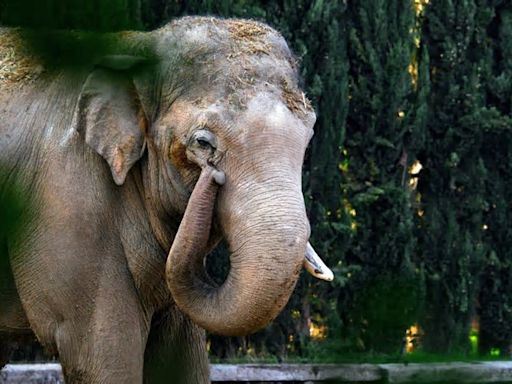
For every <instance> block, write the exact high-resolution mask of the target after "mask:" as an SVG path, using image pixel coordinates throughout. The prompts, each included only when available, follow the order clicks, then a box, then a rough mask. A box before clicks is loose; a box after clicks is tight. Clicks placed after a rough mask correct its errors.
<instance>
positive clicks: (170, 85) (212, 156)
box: [77, 18, 332, 335]
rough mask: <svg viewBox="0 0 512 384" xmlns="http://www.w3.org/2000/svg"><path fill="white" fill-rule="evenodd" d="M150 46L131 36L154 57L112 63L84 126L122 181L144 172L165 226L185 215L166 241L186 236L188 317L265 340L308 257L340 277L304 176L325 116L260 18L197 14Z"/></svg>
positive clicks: (312, 265)
mask: <svg viewBox="0 0 512 384" xmlns="http://www.w3.org/2000/svg"><path fill="white" fill-rule="evenodd" d="M141 36H143V37H138V38H137V37H135V36H129V39H132V40H137V39H139V40H138V43H137V44H142V43H141V41H143V42H144V44H148V42H149V44H150V45H151V47H152V48H151V51H152V52H153V58H154V60H152V61H151V62H150V63H149V64H147V63H145V61H144V60H141V59H139V58H135V57H133V56H125V55H116V56H110V57H108V58H105V59H103V60H101V61H100V62H99V63H98V66H97V68H96V70H95V71H94V72H93V73H92V74H91V75H89V77H88V80H87V81H86V83H85V85H84V87H83V90H82V94H81V96H80V101H79V108H78V113H77V119H78V120H77V121H78V122H77V126H78V130H79V132H82V134H84V135H85V138H86V142H87V143H88V144H89V146H91V147H92V148H93V149H95V150H96V152H98V153H99V154H100V155H102V156H103V157H104V158H105V160H106V161H107V162H108V164H109V166H110V170H111V173H112V176H113V178H114V181H115V183H116V184H118V185H123V183H125V179H126V178H127V175H128V174H129V171H130V168H132V167H133V166H134V164H136V163H137V164H140V165H138V166H140V169H141V173H142V180H143V188H142V189H144V193H145V198H146V200H148V201H150V202H151V203H150V205H149V206H150V207H152V209H154V210H155V211H157V213H156V214H155V216H157V217H158V219H155V221H158V220H165V219H170V220H171V221H172V218H173V217H175V216H178V217H181V216H182V215H183V218H182V220H181V223H180V224H179V228H178V229H177V231H176V230H175V231H174V233H172V231H169V232H171V233H169V232H168V233H164V234H157V237H158V236H160V237H161V238H166V237H167V238H169V236H171V240H173V241H172V246H171V247H170V252H169V255H168V258H167V264H166V278H167V283H168V287H169V288H170V290H171V293H172V296H173V298H174V300H175V302H176V304H177V305H178V306H179V308H180V309H181V310H182V311H183V312H185V313H186V314H187V315H188V316H189V317H190V318H191V319H192V320H193V321H195V322H196V323H197V324H199V325H201V326H202V327H204V328H205V329H207V330H209V331H212V332H215V333H219V334H224V335H240V334H246V333H250V332H254V331H256V330H258V329H260V328H262V327H264V326H265V325H266V324H267V323H268V322H269V321H271V320H272V319H273V318H275V317H276V316H277V314H278V313H279V312H280V310H281V309H282V308H283V306H284V305H285V304H286V302H287V300H288V298H289V296H290V294H291V292H292V290H293V288H294V286H295V284H296V282H297V279H298V276H299V273H300V271H301V268H302V266H303V264H304V260H305V255H306V264H305V265H306V267H307V269H308V270H309V271H310V272H312V273H313V274H314V275H317V276H318V277H321V278H325V279H327V280H329V279H332V273H331V272H330V271H329V270H328V268H327V267H325V265H323V263H322V262H321V260H320V259H319V258H318V256H317V255H316V253H315V252H314V251H313V249H312V248H311V246H310V245H309V243H308V240H309V236H310V227H309V223H308V219H307V217H306V211H305V206H304V199H303V196H302V192H301V168H302V163H303V159H304V153H305V150H306V147H307V146H308V143H309V140H310V139H311V137H312V135H313V125H314V122H315V114H314V112H313V110H312V108H311V106H310V104H309V102H308V100H307V99H306V97H305V96H304V94H303V93H302V91H301V90H300V88H299V86H298V80H297V66H296V62H295V59H294V57H293V56H292V54H291V53H290V50H289V48H288V46H287V44H286V42H285V41H284V39H283V38H282V37H281V35H279V34H278V33H277V32H276V31H274V30H273V29H271V28H269V27H268V26H266V25H264V24H261V23H257V22H254V21H241V20H219V19H212V18H184V19H181V20H179V21H176V22H173V23H171V24H169V25H168V26H166V27H163V28H161V29H160V30H157V31H155V32H152V33H150V34H149V35H141ZM148 36H149V37H148ZM137 68H138V69H137ZM120 72H122V74H119V73H120ZM126 73H129V74H130V76H126ZM105 123H108V126H109V129H107V130H105V129H103V128H101V127H102V126H104V125H105ZM163 232H165V231H163ZM173 234H174V235H175V236H174V239H172V235H173ZM222 238H224V239H225V240H226V241H227V243H228V244H229V249H230V262H231V270H230V272H229V275H228V277H227V278H226V280H225V282H224V283H223V284H222V285H221V286H216V285H215V284H213V283H212V282H211V280H210V279H209V277H208V276H207V274H206V272H205V269H204V259H205V256H206V255H207V253H208V252H209V251H210V250H211V249H212V248H213V247H214V246H215V245H216V244H217V243H218V242H219V240H220V239H222ZM162 243H163V244H169V245H170V241H169V240H167V243H166V240H162Z"/></svg>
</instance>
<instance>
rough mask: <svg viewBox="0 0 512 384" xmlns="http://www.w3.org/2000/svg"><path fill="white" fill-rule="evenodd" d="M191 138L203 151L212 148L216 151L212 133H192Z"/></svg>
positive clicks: (202, 131)
mask: <svg viewBox="0 0 512 384" xmlns="http://www.w3.org/2000/svg"><path fill="white" fill-rule="evenodd" d="M193 138H194V139H195V142H196V143H197V144H198V145H199V146H200V147H201V148H204V149H207V148H213V149H216V148H217V145H216V140H215V136H214V135H213V133H211V132H210V131H207V130H203V129H202V130H200V131H197V132H195V133H194V136H193Z"/></svg>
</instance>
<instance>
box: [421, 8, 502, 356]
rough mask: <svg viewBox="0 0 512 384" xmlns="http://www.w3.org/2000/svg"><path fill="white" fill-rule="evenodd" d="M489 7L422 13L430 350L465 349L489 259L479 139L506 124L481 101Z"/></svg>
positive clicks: (488, 62) (489, 58)
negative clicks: (427, 82)
mask: <svg viewBox="0 0 512 384" xmlns="http://www.w3.org/2000/svg"><path fill="white" fill-rule="evenodd" d="M494 7H495V6H494V5H493V4H492V3H489V4H487V3H485V2H481V1H470V0H464V1H445V0H437V1H431V4H430V6H429V7H428V8H427V11H426V13H425V20H424V29H423V34H422V41H423V44H424V45H425V47H426V48H427V50H428V53H429V61H430V68H431V69H430V71H431V88H430V93H429V96H428V103H429V113H430V118H429V120H428V124H427V132H426V137H425V149H424V150H423V151H421V152H420V153H419V159H420V161H421V163H422V164H423V166H424V171H422V172H421V174H420V176H419V185H418V191H419V193H420V195H419V196H420V198H421V200H420V202H421V209H422V211H423V212H424V214H423V215H422V216H421V217H418V220H417V223H418V232H417V237H418V244H419V248H420V249H421V252H422V256H421V258H422V260H423V261H424V265H425V269H426V284H427V289H426V292H427V297H426V306H425V309H424V314H423V316H422V319H421V325H422V326H423V328H424V331H425V337H424V340H423V347H424V349H425V350H428V351H435V352H450V351H469V348H470V346H469V339H468V334H469V326H470V321H471V319H472V317H473V316H474V315H475V303H476V299H477V296H478V290H479V281H478V276H479V275H480V273H481V272H482V270H483V268H484V267H485V264H486V263H488V262H487V261H486V257H485V254H486V253H488V252H489V250H488V249H486V248H487V244H484V240H485V236H484V228H485V227H484V224H485V220H484V215H485V211H486V210H487V207H488V206H489V201H488V198H489V196H488V188H487V187H486V184H487V183H488V181H490V180H492V179H493V177H492V176H491V173H490V172H492V166H491V167H489V166H488V165H487V164H486V163H488V161H486V160H485V157H487V156H488V155H489V154H486V153H487V149H486V148H485V147H486V144H485V143H486V141H487V140H488V139H489V136H488V132H490V131H492V130H499V129H500V127H501V128H503V127H504V126H505V125H506V123H505V122H504V121H501V120H500V119H501V118H500V117H499V116H497V115H496V113H495V112H493V110H492V109H488V108H487V107H486V105H487V95H486V92H487V91H486V83H487V81H488V80H489V78H488V73H489V71H490V70H491V68H492V67H493V65H494V63H493V59H494V57H495V55H494V54H493V52H492V47H491V46H490V42H491V40H490V38H489V35H488V33H489V28H490V26H491V24H492V23H493V22H494V21H493V20H494V18H495V16H496V13H495V9H494ZM493 155H494V153H493ZM491 204H492V203H491ZM485 301H487V299H486V300H485ZM481 304H482V305H486V302H483V303H481Z"/></svg>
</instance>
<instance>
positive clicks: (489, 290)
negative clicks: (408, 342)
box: [467, 1, 512, 356]
mask: <svg viewBox="0 0 512 384" xmlns="http://www.w3.org/2000/svg"><path fill="white" fill-rule="evenodd" d="M488 33H489V34H490V36H491V37H492V44H491V49H492V54H493V57H495V58H496V61H493V62H490V63H489V65H488V67H487V68H486V76H487V79H486V80H487V81H486V88H485V92H486V107H485V108H482V109H481V110H479V111H477V113H475V114H474V115H473V116H472V117H471V118H470V119H469V120H468V121H467V124H470V125H471V124H472V125H479V126H480V129H481V130H482V131H483V135H484V138H483V143H482V148H481V156H482V161H483V163H484V166H485V168H486V170H487V174H488V177H487V178H486V181H485V192H486V196H485V208H484V218H483V221H484V225H485V230H484V231H483V240H484V242H485V244H486V257H485V260H484V266H483V273H482V275H481V279H480V284H481V289H480V293H479V296H478V302H479V307H478V314H479V318H480V335H479V336H480V337H479V351H480V353H481V354H488V353H489V352H490V351H491V350H493V349H495V350H497V351H499V354H501V355H504V356H507V355H509V354H510V341H511V340H512V297H511V295H510V292H512V251H511V247H510V244H511V240H512V230H511V228H512V216H511V212H512V210H511V201H512V192H511V189H510V186H509V184H510V180H512V97H511V95H512V4H510V2H505V1H502V2H497V5H496V7H495V8H494V12H493V18H492V20H491V22H490V24H489V27H488Z"/></svg>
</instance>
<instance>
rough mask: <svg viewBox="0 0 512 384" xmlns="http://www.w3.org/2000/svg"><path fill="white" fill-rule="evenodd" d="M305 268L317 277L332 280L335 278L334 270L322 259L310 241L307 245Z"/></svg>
mask: <svg viewBox="0 0 512 384" xmlns="http://www.w3.org/2000/svg"><path fill="white" fill-rule="evenodd" d="M304 268H306V271H308V272H309V273H311V274H312V275H313V276H315V277H316V278H317V279H322V280H325V281H332V280H333V279H334V274H333V273H332V271H331V270H330V269H329V268H328V267H327V265H325V263H324V262H323V261H322V259H321V258H320V256H318V254H317V253H316V252H315V250H314V249H313V247H312V246H311V244H310V243H309V242H308V245H307V247H306V257H305V259H304Z"/></svg>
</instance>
